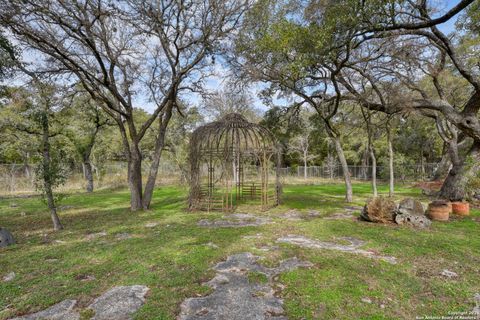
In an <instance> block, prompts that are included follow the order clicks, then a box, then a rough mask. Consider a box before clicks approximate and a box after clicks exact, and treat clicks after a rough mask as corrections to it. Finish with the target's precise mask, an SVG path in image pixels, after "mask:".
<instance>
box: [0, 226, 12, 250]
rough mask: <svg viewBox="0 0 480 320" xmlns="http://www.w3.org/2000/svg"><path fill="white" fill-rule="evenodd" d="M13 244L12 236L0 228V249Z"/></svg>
mask: <svg viewBox="0 0 480 320" xmlns="http://www.w3.org/2000/svg"><path fill="white" fill-rule="evenodd" d="M12 244H15V240H14V239H13V236H12V234H11V233H10V231H8V230H7V229H5V228H0V248H2V247H6V246H9V245H12Z"/></svg>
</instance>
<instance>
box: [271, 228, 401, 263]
mask: <svg viewBox="0 0 480 320" xmlns="http://www.w3.org/2000/svg"><path fill="white" fill-rule="evenodd" d="M339 239H341V240H346V241H348V242H350V245H343V244H339V243H334V242H325V241H318V240H312V239H308V238H306V237H303V236H295V235H288V236H286V237H282V238H279V239H277V242H283V243H290V244H294V245H297V246H300V247H305V248H313V249H328V250H337V251H342V252H350V253H355V254H360V255H362V256H365V257H368V258H373V259H378V260H383V261H385V262H388V263H391V264H396V263H397V259H396V258H395V257H390V256H381V255H378V254H376V253H375V252H373V251H367V250H363V249H359V247H361V246H363V245H364V244H365V242H364V241H362V240H359V239H355V238H351V237H343V238H339Z"/></svg>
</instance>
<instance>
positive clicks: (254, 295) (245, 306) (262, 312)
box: [178, 253, 312, 320]
mask: <svg viewBox="0 0 480 320" xmlns="http://www.w3.org/2000/svg"><path fill="white" fill-rule="evenodd" d="M258 258H259V257H257V256H254V255H252V254H251V253H240V254H235V255H233V256H230V257H228V258H227V260H226V261H224V262H220V263H218V264H217V265H216V266H215V267H214V269H215V270H216V271H217V274H216V276H215V277H214V278H213V279H212V280H210V281H209V282H207V283H206V285H208V286H210V287H211V288H212V289H214V292H213V293H212V294H210V295H208V296H205V297H200V298H189V299H187V300H185V301H184V302H183V303H182V305H181V306H180V308H181V311H180V314H179V316H178V319H179V320H200V319H201V320H214V319H228V320H244V319H252V320H261V319H275V320H280V319H287V318H286V317H285V316H284V315H283V314H284V309H283V300H282V299H280V298H277V297H276V296H275V291H274V289H273V288H272V282H273V277H274V276H275V275H278V274H280V273H282V272H285V271H288V270H293V269H295V268H298V267H309V266H312V264H311V263H310V262H303V261H300V260H298V259H297V258H292V259H288V260H284V261H282V262H281V263H280V265H279V266H278V267H277V268H267V267H264V266H262V265H260V264H259V263H257V260H258ZM251 272H255V273H261V274H263V275H264V276H265V277H266V279H267V280H266V281H265V282H256V281H249V279H248V274H249V273H251Z"/></svg>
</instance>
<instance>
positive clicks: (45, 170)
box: [41, 113, 63, 231]
mask: <svg viewBox="0 0 480 320" xmlns="http://www.w3.org/2000/svg"><path fill="white" fill-rule="evenodd" d="M41 117H42V119H41V121H42V147H43V150H42V175H43V177H42V178H43V189H44V192H45V197H46V199H47V206H48V209H49V210H50V216H51V218H52V222H53V229H54V230H55V231H58V230H62V229H63V226H62V223H61V222H60V218H59V217H58V214H57V207H56V205H55V199H54V197H53V191H52V172H51V170H52V161H51V157H50V131H49V123H48V115H47V114H46V113H42V115H41Z"/></svg>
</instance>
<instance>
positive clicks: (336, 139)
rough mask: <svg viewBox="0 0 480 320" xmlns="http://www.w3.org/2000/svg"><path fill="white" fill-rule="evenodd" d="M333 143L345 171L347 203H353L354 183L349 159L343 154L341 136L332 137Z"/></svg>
mask: <svg viewBox="0 0 480 320" xmlns="http://www.w3.org/2000/svg"><path fill="white" fill-rule="evenodd" d="M332 139H333V142H334V143H335V150H336V151H337V156H338V160H339V161H340V164H341V166H342V171H343V178H344V180H345V188H346V191H345V201H347V202H352V201H353V191H352V181H351V179H350V171H349V170H348V164H347V159H346V158H345V154H344V152H343V148H342V143H341V142H340V137H339V136H334V137H332Z"/></svg>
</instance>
